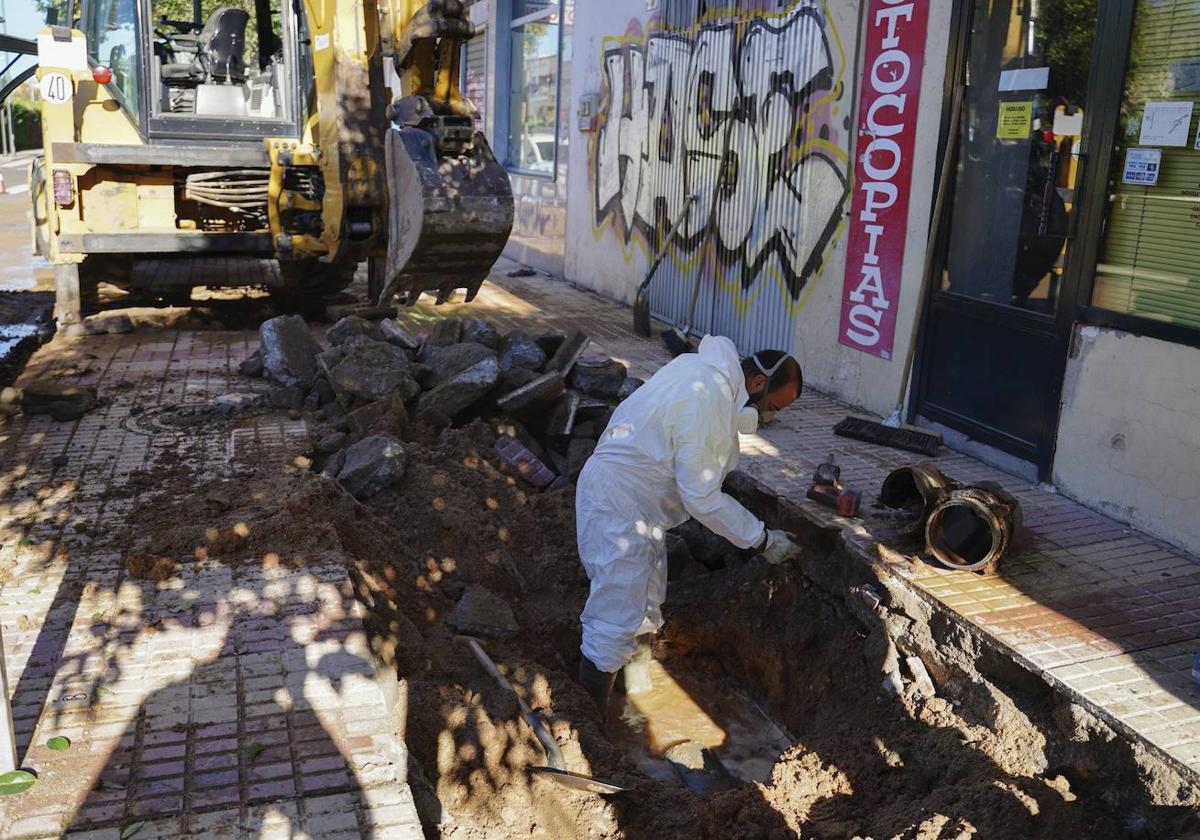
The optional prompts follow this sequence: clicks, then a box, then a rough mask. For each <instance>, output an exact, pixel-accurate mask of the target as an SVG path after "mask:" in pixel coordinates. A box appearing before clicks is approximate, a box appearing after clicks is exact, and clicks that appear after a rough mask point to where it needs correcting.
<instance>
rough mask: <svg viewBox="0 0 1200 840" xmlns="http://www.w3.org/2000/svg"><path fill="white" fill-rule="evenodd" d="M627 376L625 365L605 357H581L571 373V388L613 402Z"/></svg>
mask: <svg viewBox="0 0 1200 840" xmlns="http://www.w3.org/2000/svg"><path fill="white" fill-rule="evenodd" d="M626 376H627V371H626V370H625V365H623V364H621V363H620V362H618V361H615V360H614V359H610V358H608V357H607V356H595V355H586V356H581V357H580V358H579V361H577V362H576V363H575V369H574V370H573V371H571V376H570V380H569V381H570V384H571V387H572V388H575V389H576V390H578V391H582V392H583V393H585V394H587V395H588V396H592V397H597V398H599V399H603V400H615V399H616V398H617V394H618V393H619V392H620V390H621V385H622V384H624V382H625V379H626Z"/></svg>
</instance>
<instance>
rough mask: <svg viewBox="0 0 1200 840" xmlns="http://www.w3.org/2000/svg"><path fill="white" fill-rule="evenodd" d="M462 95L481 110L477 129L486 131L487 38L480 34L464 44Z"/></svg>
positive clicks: (477, 119) (476, 122)
mask: <svg viewBox="0 0 1200 840" xmlns="http://www.w3.org/2000/svg"><path fill="white" fill-rule="evenodd" d="M462 50H463V66H462V76H461V85H462V93H463V96H465V97H466V98H467V99H469V100H471V103H472V104H474V106H475V107H476V108H477V109H479V115H478V116H477V117H476V118H475V127H476V128H477V129H478V130H480V131H484V130H485V129H484V126H486V125H487V120H486V119H485V116H486V115H485V112H484V109H485V108H486V107H487V101H488V98H487V36H486V35H485V34H482V33H481V34H480V35H478V36H476V37H475V38H472V39H471V40H470V41H467V43H465V44H463V47H462Z"/></svg>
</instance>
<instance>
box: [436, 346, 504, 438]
mask: <svg viewBox="0 0 1200 840" xmlns="http://www.w3.org/2000/svg"><path fill="white" fill-rule="evenodd" d="M499 379H500V365H499V364H498V363H497V362H496V357H495V356H488V357H487V358H486V359H481V360H480V361H478V362H476V363H475V364H473V365H471V367H469V368H467V369H466V370H464V371H462V372H460V373H457V374H455V375H454V376H453V377H451V378H450V379H447V380H446V381H445V382H443V383H441V384H440V385H438V386H437V387H436V388H434V389H433V390H432V391H426V392H425V393H424V394H422V395H421V402H420V403H419V404H418V408H417V419H418V420H421V421H422V422H424V423H428V424H429V425H431V426H434V427H435V428H440V427H443V426H445V425H447V424H448V422H449V420H450V419H452V418H453V417H454V416H455V415H456V414H458V413H459V412H461V411H465V410H466V409H467V408H469V407H470V406H471V405H472V404H474V403H475V402H477V401H479V400H480V399H482V398H483V397H484V396H486V395H487V393H488V392H489V391H491V390H492V388H494V387H495V386H496V382H497V381H498V380H499Z"/></svg>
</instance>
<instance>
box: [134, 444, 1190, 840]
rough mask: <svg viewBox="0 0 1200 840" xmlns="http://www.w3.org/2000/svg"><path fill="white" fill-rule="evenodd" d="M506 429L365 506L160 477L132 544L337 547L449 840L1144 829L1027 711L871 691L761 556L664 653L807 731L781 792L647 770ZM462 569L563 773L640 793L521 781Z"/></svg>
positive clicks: (546, 498)
mask: <svg viewBox="0 0 1200 840" xmlns="http://www.w3.org/2000/svg"><path fill="white" fill-rule="evenodd" d="M494 440H495V433H494V431H493V430H491V429H490V428H489V427H488V426H487V425H486V424H484V423H482V422H480V423H476V424H474V425H472V426H469V427H466V428H464V429H459V430H454V431H450V432H447V433H445V434H443V435H442V436H441V437H439V438H436V439H434V438H432V436H430V435H428V433H421V436H420V437H419V439H418V437H417V436H416V435H414V436H413V439H412V440H410V447H411V449H410V462H409V467H408V472H407V475H406V478H405V481H404V483H403V486H402V488H401V489H400V490H398V491H395V492H390V493H387V494H383V495H380V496H377V497H376V498H374V499H372V500H371V501H370V503H369V504H367V505H364V504H360V503H358V502H355V501H354V500H353V499H351V498H349V497H348V496H346V495H345V494H344V493H342V492H341V491H340V490H339V489H338V488H337V487H336V485H334V484H333V483H332V482H329V481H325V480H322V479H319V478H317V477H315V476H313V475H311V474H310V473H306V472H304V471H302V470H299V469H296V468H294V467H291V466H288V467H286V468H285V469H283V470H280V469H279V468H278V466H277V465H271V466H269V467H268V466H260V467H258V468H257V469H255V470H253V471H252V472H250V473H248V474H247V475H245V476H243V477H241V478H240V479H238V480H237V481H233V482H229V481H210V482H201V483H199V485H198V486H197V485H196V483H195V480H194V478H193V479H190V484H189V483H188V481H189V480H188V479H185V478H184V477H183V474H184V472H185V470H184V468H182V467H181V468H179V470H178V471H177V472H178V473H179V475H175V474H173V473H171V472H168V474H167V475H166V476H165V477H163V476H161V475H160V476H159V484H158V487H159V492H157V493H151V494H148V495H147V497H146V498H144V499H142V500H140V501H139V504H137V505H136V506H135V511H134V515H133V517H132V522H133V525H132V528H131V531H130V532H129V534H128V535H123V536H122V537H121V538H119V541H121V542H124V543H125V544H126V545H132V543H134V542H137V541H138V540H140V544H139V545H138V551H139V552H140V553H141V554H145V555H147V556H153V557H170V558H174V559H175V560H177V561H178V562H180V563H189V562H195V560H196V558H200V557H208V558H212V559H219V558H222V557H224V558H228V559H230V560H231V561H232V559H233V558H235V557H236V558H242V559H241V562H246V560H245V558H246V557H257V558H262V559H263V560H264V562H271V563H276V562H279V563H289V564H301V563H303V562H304V558H305V557H306V556H312V555H313V554H314V553H316V552H320V553H322V554H323V555H327V554H328V552H331V551H337V552H341V553H342V554H343V555H344V557H345V559H346V562H347V564H348V567H349V568H350V569H351V572H352V576H353V578H354V580H355V582H356V584H357V585H358V588H359V594H360V597H362V599H363V600H364V601H365V602H366V603H367V605H368V607H369V611H370V614H371V621H370V624H369V630H370V633H371V637H372V645H373V647H374V648H375V650H376V652H377V654H378V655H379V656H381V657H382V658H383V659H384V660H385V661H388V662H390V663H392V664H393V665H394V666H395V667H396V669H397V671H398V673H399V675H400V676H401V677H402V678H403V679H404V680H405V681H406V684H407V698H408V705H407V710H406V733H405V737H406V741H407V743H408V746H409V749H410V750H411V752H412V755H413V757H414V759H415V765H416V766H414V767H413V768H411V772H410V781H411V783H412V784H413V786H414V792H415V794H416V795H417V799H418V803H419V806H420V808H421V811H422V817H423V820H424V821H427V822H433V821H438V820H439V817H440V822H441V827H440V833H441V836H443V837H447V838H458V839H461V838H470V840H476V839H477V838H478V840H483V838H502V837H535V838H554V840H573V839H574V838H578V840H584V838H589V840H597V838H618V837H627V838H676V837H678V838H786V837H794V836H803V837H820V838H849V837H874V838H890V837H899V838H906V840H916V838H922V840H933V839H934V838H966V837H971V836H975V837H979V838H1030V837H1046V838H1050V837H1089V838H1105V837H1123V836H1131V834H1133V833H1134V832H1133V831H1132V829H1131V828H1130V827H1129V825H1128V824H1127V821H1128V819H1129V818H1128V816H1127V815H1124V814H1121V813H1118V812H1116V811H1115V810H1114V808H1113V807H1112V806H1110V805H1109V804H1108V800H1107V796H1106V794H1105V791H1104V785H1103V784H1098V783H1096V782H1088V781H1087V780H1085V779H1071V780H1068V779H1067V778H1065V777H1064V776H1062V775H1061V774H1060V772H1059V771H1051V770H1048V769H1047V768H1046V767H1045V766H1044V762H1043V761H1041V760H1040V756H1042V755H1043V754H1044V747H1045V744H1044V743H1043V742H1040V741H1039V738H1040V737H1041V736H1040V735H1039V734H1038V733H1037V731H1036V729H1034V728H1031V727H1030V726H1028V725H1025V724H1024V723H1022V722H1021V721H1017V720H1005V719H1004V718H1003V716H1000V717H999V718H997V719H996V720H994V721H993V722H992V725H991V726H990V727H989V726H983V725H980V724H979V723H978V722H977V716H974V715H972V714H969V713H968V711H967V710H966V709H965V708H956V706H955V705H954V704H952V703H950V702H947V701H946V700H944V699H941V698H934V699H932V700H928V701H922V700H915V701H914V700H904V701H898V700H896V699H892V698H886V699H881V698H880V697H879V696H878V694H879V691H878V687H879V679H878V676H877V675H872V674H871V673H869V672H868V669H867V666H866V664H865V662H864V659H863V656H862V650H863V636H864V635H865V633H864V631H863V630H862V629H861V628H860V626H859V625H858V624H857V623H856V622H855V620H854V619H853V618H852V617H851V616H850V614H849V613H848V612H847V611H846V609H845V607H844V605H842V604H839V603H837V602H836V601H835V600H833V599H829V598H828V597H827V596H823V595H821V594H819V593H818V592H817V591H816V590H815V589H814V588H813V587H812V586H811V585H809V584H808V583H807V582H806V581H805V580H804V579H803V578H802V577H801V576H800V575H799V573H798V572H796V571H794V570H789V569H780V568H767V567H766V566H765V565H763V564H758V563H754V562H747V563H745V564H742V565H739V566H736V567H733V568H727V569H723V570H720V571H717V572H713V573H710V574H705V575H702V576H699V577H695V578H692V579H689V580H687V581H684V582H680V583H676V584H673V585H672V590H671V593H670V600H669V603H668V607H669V609H670V614H669V618H668V627H667V628H666V630H665V632H664V634H663V637H662V638H661V639H660V641H659V643H658V649H657V651H656V654H657V655H658V656H659V657H660V658H666V659H669V661H670V662H671V667H672V668H685V669H689V670H691V671H693V672H700V673H704V674H706V675H707V677H708V678H709V679H711V680H713V681H718V682H719V681H722V680H731V679H736V680H737V681H738V682H739V683H740V684H741V685H743V686H744V687H746V688H747V689H749V690H750V691H751V692H753V693H755V694H756V695H757V696H758V698H759V699H760V700H761V701H763V703H764V704H765V705H766V706H767V707H768V708H769V709H770V710H771V711H772V713H773V714H774V715H775V716H776V718H777V720H779V721H780V722H781V723H782V724H783V725H784V726H785V727H786V728H787V729H788V730H789V731H790V732H791V733H792V735H793V736H794V738H795V744H794V746H792V748H791V749H789V750H788V751H786V752H785V753H783V754H782V755H781V756H780V757H779V759H778V761H777V763H776V764H775V767H774V772H773V775H772V778H771V780H770V782H769V783H766V784H758V783H752V784H745V785H743V786H742V787H740V788H737V789H735V790H732V791H728V792H725V793H720V794H717V795H714V796H712V797H711V798H707V799H705V798H702V797H700V796H699V795H697V794H694V793H692V792H691V791H689V790H687V789H685V788H683V787H682V786H677V785H672V784H669V783H665V782H660V781H655V780H652V779H649V778H648V777H646V776H645V775H643V774H642V773H641V772H640V771H639V770H638V769H637V768H636V766H635V765H634V763H633V761H632V760H631V759H630V758H629V757H628V756H627V755H625V754H624V753H623V752H622V751H621V750H620V749H618V748H617V747H616V746H614V744H613V743H612V742H611V741H610V740H609V739H608V738H607V737H606V736H605V735H604V733H603V731H602V728H601V726H600V720H599V717H598V714H597V712H596V710H595V708H594V707H593V706H592V704H591V702H590V700H589V699H588V697H587V695H586V694H585V693H584V692H583V691H582V689H580V687H579V686H578V685H577V684H576V683H575V681H574V679H573V675H574V673H575V671H576V667H577V664H578V644H579V627H578V615H579V612H580V610H581V608H582V606H583V602H584V600H585V598H586V596H587V591H588V582H587V578H586V576H585V575H584V573H583V571H582V569H581V567H580V565H579V562H578V560H577V554H576V550H575V540H574V531H575V529H574V510H573V501H574V498H573V491H572V490H571V489H569V488H568V489H566V490H562V491H556V492H549V493H537V492H535V491H532V490H530V489H528V488H525V487H524V486H523V485H520V484H518V483H517V481H516V480H514V479H512V478H510V477H508V476H507V475H505V474H503V473H502V472H501V471H500V469H499V459H498V458H497V457H496V456H495V453H494V451H493V450H492V443H493V441H494ZM172 499H174V500H173V501H172ZM184 510H187V511H190V512H191V513H190V515H188V516H183V515H181V514H182V512H183V511H184ZM197 512H200V513H202V514H203V515H196V513H197ZM239 524H240V525H241V527H240V528H239ZM136 534H152V536H150V537H140V536H137V537H135V536H134V535H136ZM230 535H232V536H230ZM472 584H475V585H481V586H484V587H486V588H487V589H489V590H490V591H491V592H493V593H495V594H496V595H499V596H500V597H502V598H503V599H504V600H506V601H507V602H508V604H509V605H510V606H511V607H512V609H513V612H514V614H515V616H516V619H517V621H518V622H519V624H520V630H519V632H518V633H517V635H516V636H515V637H513V638H510V639H507V640H504V641H489V642H487V643H486V645H485V646H486V648H487V649H488V651H489V653H490V654H491V656H492V657H493V659H495V661H496V662H497V663H498V664H499V666H500V668H501V669H502V670H503V671H504V672H505V673H506V674H507V675H508V677H509V679H510V680H511V681H512V682H513V683H515V684H516V685H517V686H518V687H519V690H520V691H521V692H522V694H523V695H524V697H525V698H526V699H527V701H528V702H529V704H530V705H531V706H532V707H533V708H534V709H535V710H537V711H539V712H540V713H541V714H542V715H543V716H544V717H545V718H546V719H547V720H548V721H549V723H550V728H551V730H552V732H553V733H554V735H555V736H556V738H557V739H558V741H559V743H560V744H561V746H562V749H563V752H564V754H565V756H566V759H567V762H568V765H569V766H570V768H571V769H572V770H575V771H578V772H582V773H588V774H591V775H593V776H595V777H597V778H601V779H604V780H607V781H612V782H616V783H618V784H623V785H627V786H630V787H632V788H634V790H632V791H631V792H628V793H625V794H621V795H618V796H615V797H611V798H610V799H608V800H606V799H605V798H603V797H600V796H597V795H593V794H587V793H580V792H575V791H568V790H566V789H564V788H560V787H558V786H556V785H555V784H554V783H552V782H550V781H547V780H545V779H542V778H538V777H531V776H530V775H529V774H528V772H527V768H528V767H530V766H531V765H538V764H542V763H544V761H545V759H544V755H543V753H542V750H541V747H540V746H539V744H538V742H537V741H536V739H535V738H534V736H533V734H532V732H531V731H530V730H529V728H528V727H527V726H526V725H525V724H524V723H523V722H522V721H521V718H520V715H519V713H518V710H517V708H516V704H515V703H514V702H513V699H512V697H511V695H508V694H507V693H506V692H504V691H502V690H501V689H499V688H498V687H497V686H496V684H495V683H494V682H493V681H492V680H491V678H489V677H488V676H487V674H486V673H485V672H484V671H483V669H482V668H481V667H480V666H479V664H478V663H477V662H476V661H475V659H474V658H473V656H472V655H471V653H470V652H469V650H468V649H467V648H466V646H465V645H464V644H462V642H461V641H460V640H457V639H456V637H455V633H454V631H453V629H452V628H451V627H450V626H449V625H448V623H447V621H446V618H447V617H448V616H449V615H450V614H451V613H452V612H453V610H454V607H455V604H456V602H457V600H458V598H459V597H460V596H461V594H462V592H463V591H464V589H465V588H466V587H467V586H468V585H472ZM422 776H423V777H424V779H422ZM425 780H427V786H426V784H424V782H425ZM434 795H436V798H435V796H434ZM1138 820H1140V822H1141V824H1142V825H1144V826H1145V828H1144V831H1146V832H1150V833H1147V834H1145V836H1167V835H1164V834H1158V835H1155V834H1154V833H1153V831H1152V829H1156V827H1160V826H1158V824H1156V823H1155V822H1154V820H1153V819H1150V820H1149V821H1147V820H1146V819H1145V818H1144V817H1139V818H1138ZM1134 824H1137V821H1135V822H1134ZM428 830H429V831H430V833H431V834H432V835H434V836H436V834H437V832H438V829H432V828H430V829H428ZM1139 836H1140V835H1139Z"/></svg>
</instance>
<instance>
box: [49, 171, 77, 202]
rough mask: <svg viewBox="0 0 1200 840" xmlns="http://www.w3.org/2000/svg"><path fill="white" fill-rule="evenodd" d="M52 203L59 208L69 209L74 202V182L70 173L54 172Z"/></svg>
mask: <svg viewBox="0 0 1200 840" xmlns="http://www.w3.org/2000/svg"><path fill="white" fill-rule="evenodd" d="M53 181H54V203H55V204H57V205H58V206H59V207H69V206H71V204H72V203H74V201H75V182H74V181H72V180H71V173H70V172H68V171H67V170H65V169H55V170H54V178H53Z"/></svg>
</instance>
